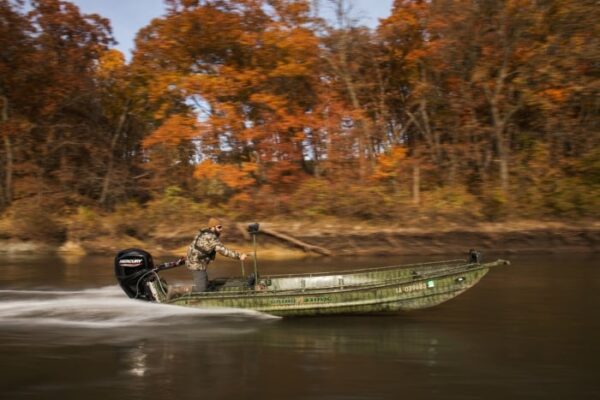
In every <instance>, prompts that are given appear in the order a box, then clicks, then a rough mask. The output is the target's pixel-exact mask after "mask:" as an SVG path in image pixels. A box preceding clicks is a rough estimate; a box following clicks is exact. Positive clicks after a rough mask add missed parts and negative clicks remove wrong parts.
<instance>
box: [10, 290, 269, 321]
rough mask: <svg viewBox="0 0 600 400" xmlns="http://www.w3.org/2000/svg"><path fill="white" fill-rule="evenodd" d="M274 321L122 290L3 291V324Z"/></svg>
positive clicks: (260, 316)
mask: <svg viewBox="0 0 600 400" xmlns="http://www.w3.org/2000/svg"><path fill="white" fill-rule="evenodd" d="M215 317H217V318H222V319H243V318H247V319H272V318H275V317H272V316H269V315H266V314H262V313H259V312H256V311H252V310H241V309H228V308H219V309H215V308H207V309H196V308H187V307H179V306H171V305H165V304H154V303H148V302H145V301H138V300H132V299H129V298H127V297H125V296H124V294H123V291H122V290H121V288H120V287H119V286H116V285H115V286H107V287H102V288H98V289H86V290H78V291H65V290H0V324H2V325H4V326H7V325H13V326H19V325H24V326H27V327H28V328H31V327H33V326H45V325H47V326H64V327H65V328H68V327H78V328H94V329H111V328H125V327H131V326H135V327H141V326H165V325H169V324H172V323H173V322H174V321H177V323H184V322H190V321H193V320H197V319H202V320H206V319H207V318H215Z"/></svg>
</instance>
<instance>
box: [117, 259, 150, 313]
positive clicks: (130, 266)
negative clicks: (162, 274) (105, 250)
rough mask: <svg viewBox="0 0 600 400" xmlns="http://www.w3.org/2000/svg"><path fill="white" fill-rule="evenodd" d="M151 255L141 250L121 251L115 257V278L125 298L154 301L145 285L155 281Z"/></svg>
mask: <svg viewBox="0 0 600 400" xmlns="http://www.w3.org/2000/svg"><path fill="white" fill-rule="evenodd" d="M154 269H155V268H154V260H153V259H152V255H151V254H150V253H148V252H147V251H144V250H142V249H135V248H132V249H126V250H121V251H120V252H119V253H117V256H116V257H115V276H116V278H117V281H119V285H120V286H121V288H122V289H123V291H124V292H125V293H126V294H127V296H129V297H131V298H132V299H142V300H148V301H151V300H154V296H153V295H152V293H151V292H150V291H149V290H148V285H147V284H146V283H147V282H148V281H149V280H152V279H155V274H154V273H152V272H153V271H154Z"/></svg>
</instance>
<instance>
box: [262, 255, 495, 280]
mask: <svg viewBox="0 0 600 400" xmlns="http://www.w3.org/2000/svg"><path fill="white" fill-rule="evenodd" d="M494 262H495V261H494ZM458 263H463V264H468V261H467V260H465V259H463V258H457V259H454V260H443V261H431V262H427V263H414V264H401V265H389V266H385V267H374V268H368V267H367V268H359V269H347V270H343V271H338V272H327V271H326V272H305V273H299V274H278V275H264V276H259V279H281V278H298V277H303V276H304V277H309V278H312V277H314V276H323V275H333V276H338V275H351V274H357V273H362V272H379V271H386V270H394V269H405V268H415V267H428V266H435V265H443V264H458ZM463 264H459V265H463ZM476 265H477V264H476Z"/></svg>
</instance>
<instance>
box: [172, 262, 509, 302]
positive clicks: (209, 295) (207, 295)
mask: <svg viewBox="0 0 600 400" xmlns="http://www.w3.org/2000/svg"><path fill="white" fill-rule="evenodd" d="M502 263H503V260H500V259H499V260H496V261H493V262H489V263H485V264H463V265H461V267H465V266H470V265H472V266H473V267H471V268H468V269H462V268H460V269H459V268H456V269H452V270H451V271H448V270H445V273H442V274H439V275H434V276H421V277H418V278H416V279H412V280H407V281H404V282H402V281H399V280H393V281H383V282H384V283H382V281H378V282H375V283H374V284H361V285H351V286H346V285H345V286H343V287H340V286H335V288H336V289H334V290H331V289H330V288H315V289H304V290H302V289H298V290H283V291H274V290H270V291H259V292H256V291H252V290H248V291H236V292H233V291H231V292H190V293H186V294H184V295H183V296H180V297H177V298H174V299H172V300H169V301H166V302H165V303H166V304H176V301H177V300H183V299H198V300H213V299H219V300H224V299H230V298H233V299H235V298H241V297H244V298H247V297H259V298H264V297H276V296H301V295H323V294H330V293H347V292H353V291H359V290H367V289H368V290H371V289H380V288H385V287H386V286H396V285H402V284H404V283H407V284H408V283H415V282H420V281H426V280H429V279H432V278H439V277H444V276H451V275H460V273H461V272H474V271H478V270H483V269H489V268H491V267H495V266H498V265H502Z"/></svg>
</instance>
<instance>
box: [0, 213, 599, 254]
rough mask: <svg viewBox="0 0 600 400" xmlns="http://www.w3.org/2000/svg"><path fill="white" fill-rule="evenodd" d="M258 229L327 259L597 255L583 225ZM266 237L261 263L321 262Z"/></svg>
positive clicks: (19, 250) (59, 249)
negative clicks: (309, 248)
mask: <svg viewBox="0 0 600 400" xmlns="http://www.w3.org/2000/svg"><path fill="white" fill-rule="evenodd" d="M243 226H244V224H238V225H237V228H239V229H231V231H229V232H227V234H226V235H224V237H223V242H224V244H225V245H226V246H229V247H231V248H234V249H238V250H240V251H244V252H250V251H251V250H252V242H251V240H249V238H248V235H247V234H244V232H243ZM262 226H264V227H265V228H268V229H269V230H271V231H276V232H281V233H283V234H284V236H289V237H290V238H293V239H294V242H295V241H296V240H297V241H299V242H301V243H305V244H308V245H310V246H318V247H319V248H323V249H326V250H328V251H329V252H330V253H331V254H330V256H332V257H340V256H392V255H424V256H426V255H441V254H448V255H456V254H460V255H462V254H465V253H466V252H468V250H469V249H471V248H474V249H477V250H479V251H484V252H495V253H507V254H514V253H530V254H533V253H558V252H579V253H582V252H586V253H595V252H600V226H598V224H589V225H585V226H573V225H567V224H564V223H532V222H521V223H498V224H481V225H474V226H468V227H460V226H448V227H446V228H445V229H444V228H442V229H431V230H427V229H424V228H415V227H406V228H399V227H388V228H385V229H380V228H378V227H377V226H374V225H373V224H366V223H363V224H323V223H320V224H306V223H303V224H301V223H296V222H294V223H286V222H269V223H264V224H263V225H262ZM194 234H195V230H194V229H185V228H182V229H180V230H179V231H176V232H173V231H170V232H168V233H164V234H161V233H160V232H156V233H155V234H154V235H153V236H151V237H149V238H148V239H145V240H140V239H137V238H133V237H131V236H125V235H121V236H101V237H97V238H94V239H91V240H85V241H78V242H76V241H66V242H64V243H54V244H53V243H43V242H36V241H26V240H18V239H15V238H9V239H3V240H0V255H23V254H28V253H31V254H33V253H43V254H52V253H56V254H65V255H78V256H85V255H99V254H102V255H108V254H111V255H112V254H115V253H116V252H117V251H119V250H122V249H125V248H129V247H140V248H144V249H146V250H148V251H149V252H150V253H152V254H156V255H160V256H166V255H176V256H181V255H185V253H186V249H187V245H188V243H189V241H190V240H191V239H192V238H193V236H194ZM294 242H289V241H286V240H282V239H280V238H277V237H273V236H269V235H266V234H262V235H260V234H259V235H258V236H257V243H258V247H259V252H260V254H261V258H263V259H273V260H277V259H293V258H295V259H297V258H304V257H315V256H322V255H319V254H316V253H314V252H312V251H306V249H302V248H300V246H298V245H297V244H296V243H294Z"/></svg>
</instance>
